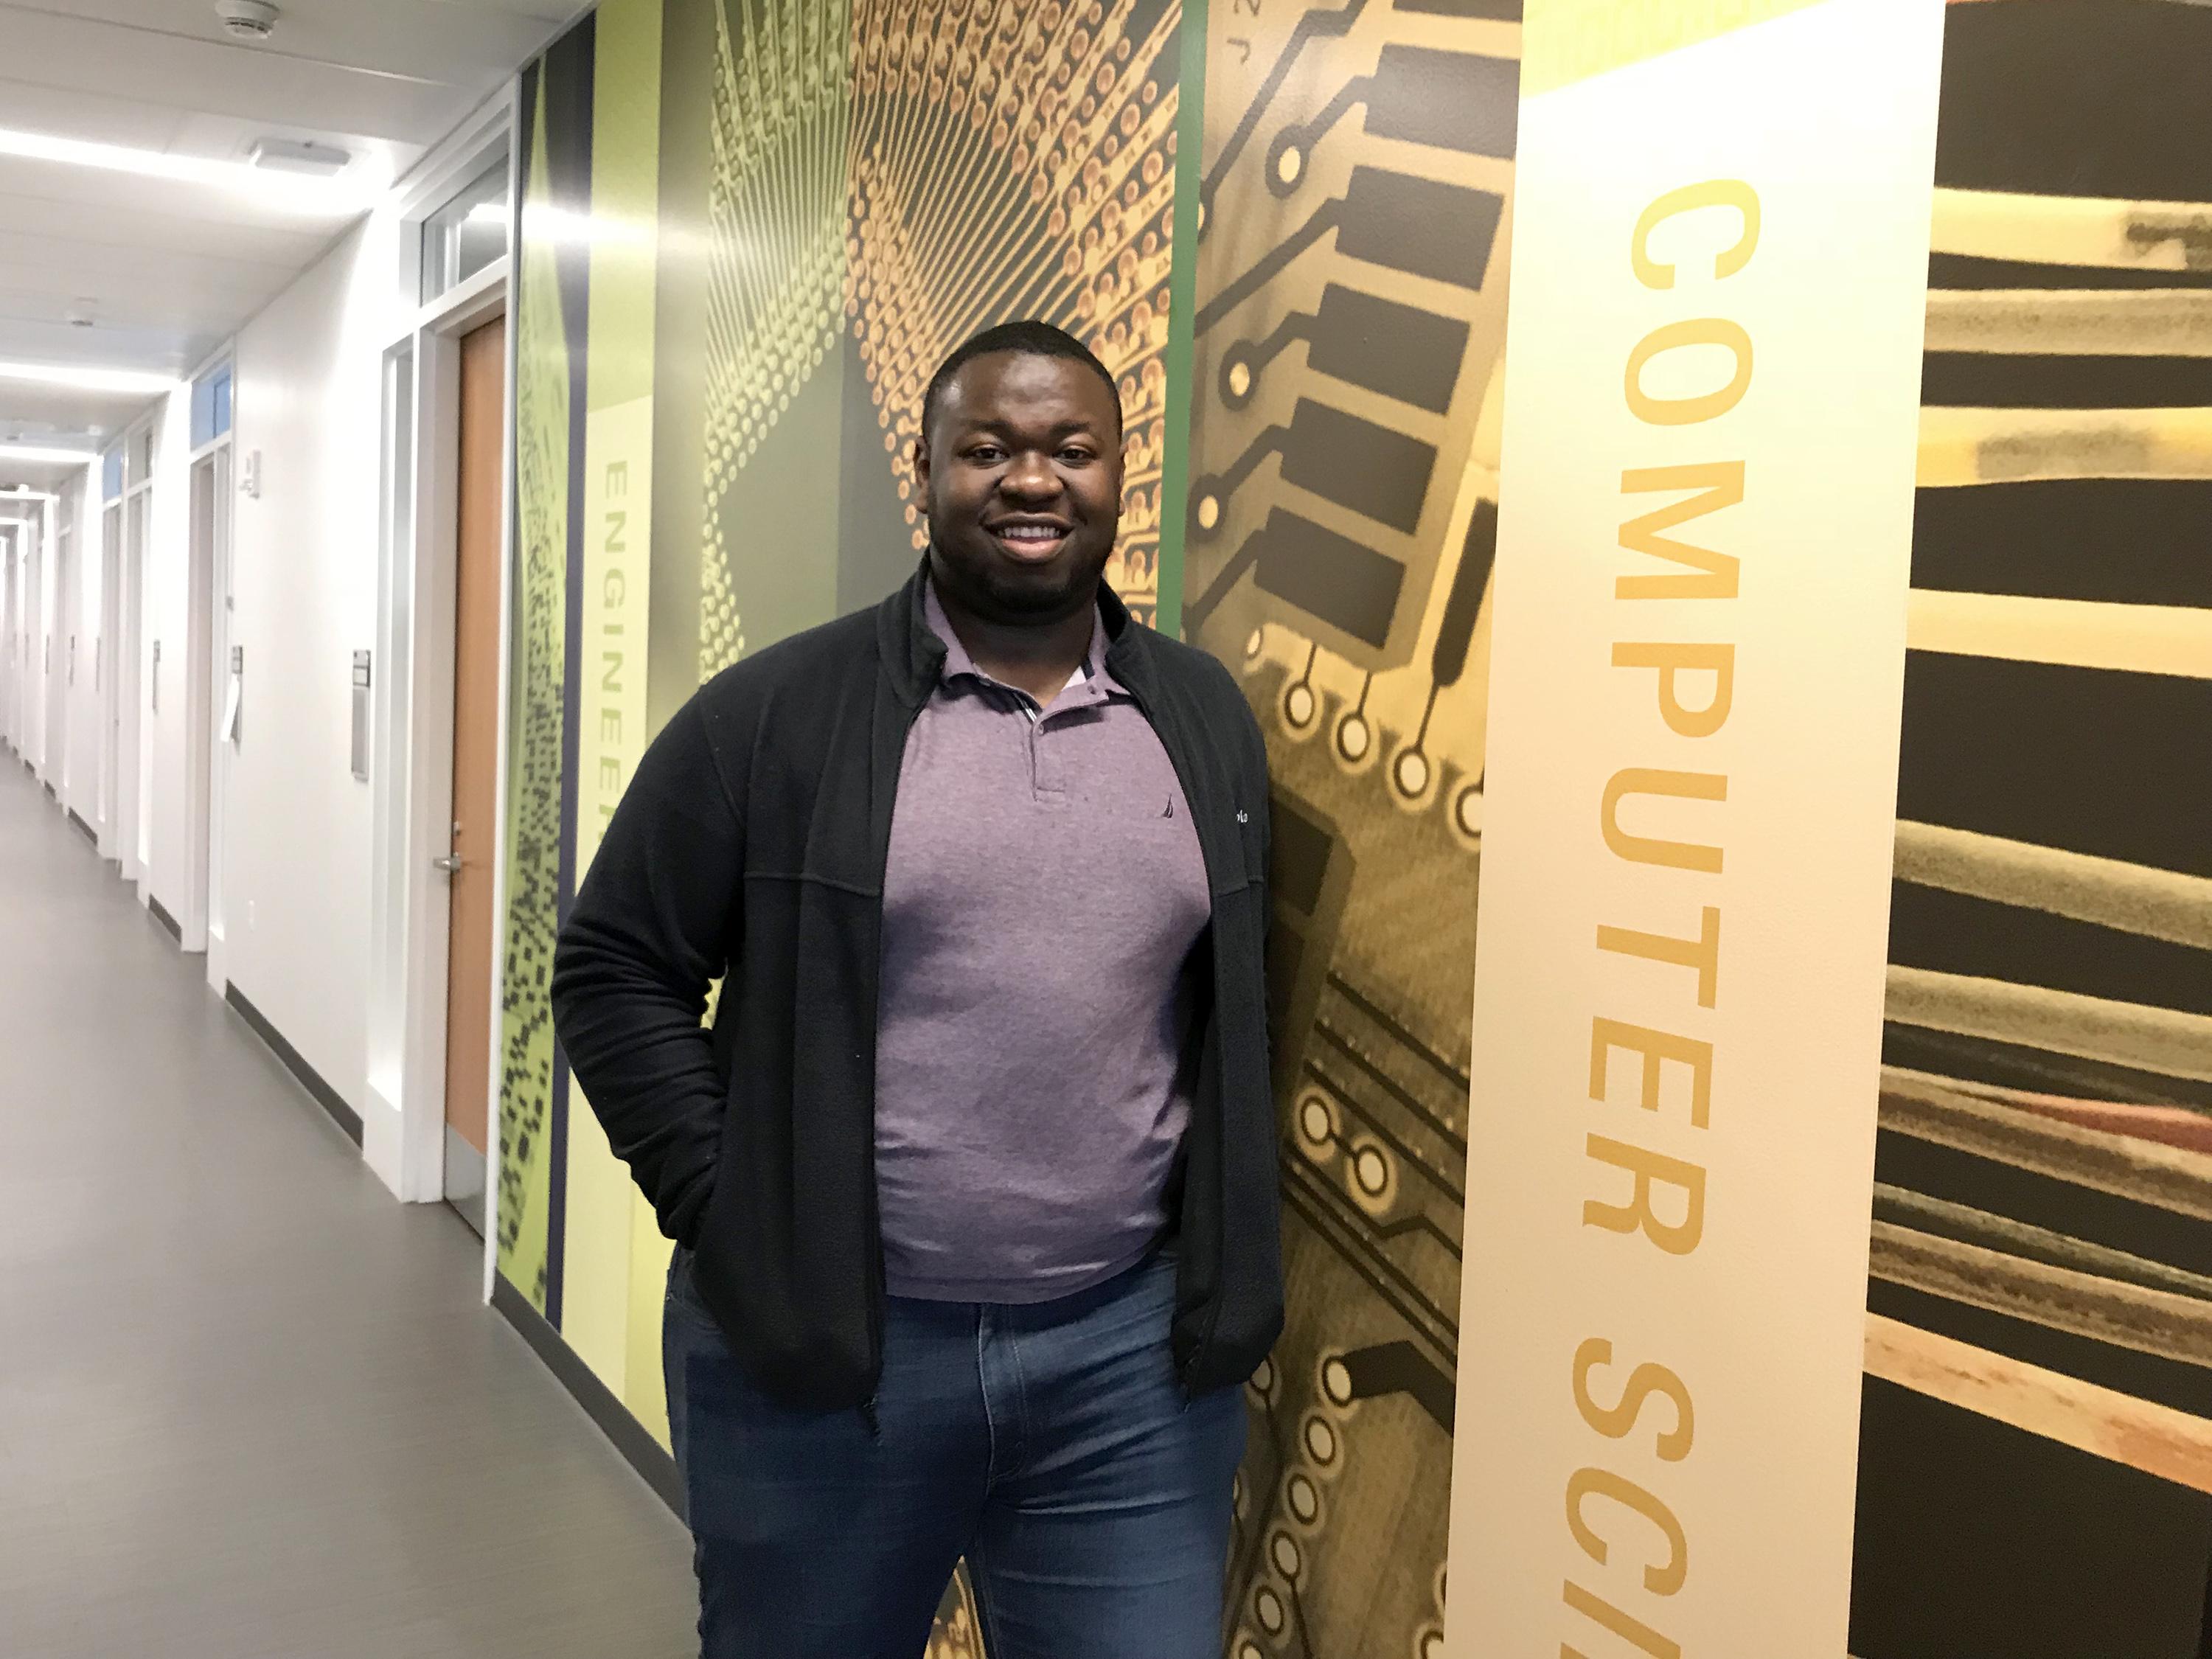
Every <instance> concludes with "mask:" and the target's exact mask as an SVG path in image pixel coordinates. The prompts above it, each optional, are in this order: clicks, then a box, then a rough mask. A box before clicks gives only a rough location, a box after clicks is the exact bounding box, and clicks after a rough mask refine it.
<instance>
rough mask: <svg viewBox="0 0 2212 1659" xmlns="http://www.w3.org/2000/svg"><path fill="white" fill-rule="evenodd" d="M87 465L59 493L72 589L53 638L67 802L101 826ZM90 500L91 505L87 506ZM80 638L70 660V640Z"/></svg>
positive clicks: (100, 649)
mask: <svg viewBox="0 0 2212 1659" xmlns="http://www.w3.org/2000/svg"><path fill="white" fill-rule="evenodd" d="M90 474H91V470H90V469H87V471H86V473H85V474H83V475H80V476H79V477H77V478H76V479H75V480H73V481H72V482H70V483H66V484H64V485H63V486H62V488H61V489H60V490H59V491H58V492H57V493H58V495H59V497H60V499H59V500H58V501H56V502H55V503H54V506H55V509H56V513H57V516H58V520H59V521H60V522H62V523H64V524H67V525H68V526H70V541H69V544H70V559H69V592H68V593H67V594H66V595H65V596H64V623H63V625H62V626H61V627H60V628H59V629H58V630H57V631H56V634H55V639H54V653H55V666H56V668H57V669H58V671H59V672H58V678H57V681H56V684H57V685H58V687H59V688H60V690H61V694H62V696H63V697H64V700H65V701H66V704H67V708H66V711H65V713H64V714H63V717H62V718H63V722H64V727H65V729H66V731H67V733H68V735H67V738H66V739H65V746H66V750H67V754H68V762H67V765H66V767H65V769H64V770H65V775H66V777H67V783H66V785H65V787H64V790H63V796H62V799H63V801H64V804H65V805H67V806H68V807H69V809H70V811H73V812H75V813H76V815H77V816H78V817H81V818H82V819H83V820H84V821H85V822H86V823H88V824H90V825H91V826H92V827H93V829H94V832H95V833H97V832H98V831H99V830H100V828H101V824H100V680H101V679H102V678H104V676H105V674H106V666H105V656H106V648H105V647H104V646H103V645H102V643H101V639H100V601H101V593H100V508H99V503H98V496H99V481H98V479H97V478H96V477H92V476H90ZM88 503H89V504H88ZM71 639H74V640H75V641H76V662H75V667H74V669H72V667H71V664H70V640H71Z"/></svg>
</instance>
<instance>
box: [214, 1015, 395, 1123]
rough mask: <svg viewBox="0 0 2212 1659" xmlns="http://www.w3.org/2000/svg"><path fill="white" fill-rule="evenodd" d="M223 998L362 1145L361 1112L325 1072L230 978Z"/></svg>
mask: <svg viewBox="0 0 2212 1659" xmlns="http://www.w3.org/2000/svg"><path fill="white" fill-rule="evenodd" d="M222 1000H224V1001H225V1002H227V1003H228V1004H229V1005H230V1006H232V1007H233V1008H234V1009H236V1010H237V1011H238V1017H239V1018H240V1019H242V1020H244V1021H245V1022H246V1024H248V1025H250V1026H252V1028H253V1035H254V1036H258V1037H259V1038H260V1039H261V1040H262V1042H265V1043H267V1044H268V1045H269V1052H270V1053H271V1054H275V1055H276V1058H277V1059H279V1060H283V1062H284V1069H285V1070H286V1071H288V1072H289V1073H291V1074H292V1075H293V1076H294V1077H295V1078H297V1079H299V1080H300V1085H301V1087H302V1088H304V1089H305V1090H307V1092H308V1093H309V1094H310V1095H312V1096H313V1097H314V1100H315V1103H316V1104H317V1105H318V1106H320V1107H321V1108H322V1109H324V1110H325V1111H326V1112H328V1113H329V1114H330V1115H331V1122H333V1123H335V1124H337V1126H338V1127H339V1128H341V1129H343V1131H344V1132H345V1136H346V1139H349V1140H350V1141H351V1142H353V1144H354V1145H355V1146H360V1145H361V1114H360V1113H359V1112H356V1110H354V1109H353V1108H352V1107H350V1106H349V1105H347V1104H346V1098H345V1097H344V1096H343V1095H342V1094H340V1093H339V1092H338V1091H337V1090H335V1089H333V1088H331V1085H329V1084H327V1083H325V1082H324V1081H323V1077H322V1073H319V1072H318V1071H317V1070H316V1069H315V1068H314V1067H313V1066H310V1065H308V1064H307V1060H306V1058H305V1057H304V1056H303V1055H301V1053H300V1051H299V1050H298V1049H297V1048H294V1047H293V1046H292V1045H291V1044H290V1043H289V1042H285V1041H284V1034H283V1032H282V1031H280V1030H277V1029H276V1027H275V1026H274V1025H271V1024H270V1023H269V1020H268V1018H267V1016H265V1015H264V1014H263V1013H262V1012H261V1011H260V1010H259V1009H258V1008H257V1007H255V1006H253V1005H252V1003H251V1002H248V1001H247V1000H246V995H245V994H244V993H243V992H241V991H240V989H239V988H238V987H236V986H235V985H233V984H232V983H231V982H230V981H228V980H225V981H223V986H222Z"/></svg>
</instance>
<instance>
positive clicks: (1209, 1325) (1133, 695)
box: [1122, 680, 1243, 1405]
mask: <svg viewBox="0 0 2212 1659" xmlns="http://www.w3.org/2000/svg"><path fill="white" fill-rule="evenodd" d="M1122 684H1124V685H1125V686H1127V689H1128V692H1129V700H1130V701H1131V702H1133V703H1135V704H1136V705H1137V712H1138V713H1139V714H1142V715H1143V716H1144V717H1145V721H1146V724H1147V725H1149V726H1151V727H1152V731H1153V732H1154V733H1155V734H1156V735H1158V738H1159V739H1160V747H1161V748H1163V749H1164V750H1167V757H1168V763H1169V764H1170V766H1172V767H1174V768H1175V771H1176V782H1177V783H1178V784H1180V785H1181V786H1182V796H1183V799H1185V800H1186V801H1188V800H1190V799H1192V798H1193V791H1192V788H1191V769H1190V768H1189V766H1188V764H1187V763H1186V759H1185V757H1184V756H1182V754H1181V753H1179V752H1178V750H1180V748H1181V747H1182V734H1181V733H1180V732H1177V733H1176V735H1175V737H1174V738H1173V739H1172V740H1170V738H1169V736H1168V734H1167V733H1165V732H1162V731H1161V730H1160V722H1159V720H1158V716H1157V715H1155V714H1153V712H1152V704H1151V702H1149V701H1148V700H1147V699H1146V696H1145V694H1144V693H1143V692H1141V691H1139V690H1137V689H1136V687H1134V686H1133V685H1128V683H1127V680H1124V681H1123V682H1122ZM1191 816H1192V818H1193V820H1194V821H1196V819H1197V817H1198V809H1197V808H1196V807H1195V806H1194V807H1192V808H1191ZM1198 852H1199V858H1200V861H1201V862H1205V863H1206V866H1207V867H1206V902H1207V903H1208V904H1209V905H1211V904H1212V898H1213V889H1214V875H1215V872H1214V870H1213V868H1212V864H1211V862H1210V861H1208V860H1207V855H1206V837H1205V836H1202V835H1201V836H1200V837H1199V842H1198ZM1237 853H1238V855H1239V857H1240V858H1241V857H1242V855H1243V846H1242V844H1241V843H1240V844H1239V846H1238V848H1237ZM1209 925H1210V924H1209ZM1215 959H1216V961H1217V962H1218V960H1219V957H1218V954H1217V956H1216V958H1215ZM1214 991H1215V996H1214V1001H1215V1003H1216V1005H1217V1013H1216V1016H1215V1017H1216V1018H1219V1015H1218V1004H1219V1002H1220V994H1219V993H1220V987H1219V986H1218V984H1217V985H1216V986H1215V987H1214ZM1222 1094H1223V1099H1222V1102H1221V1105H1220V1109H1219V1111H1218V1113H1217V1117H1218V1124H1217V1128H1218V1133H1219V1134H1220V1136H1221V1146H1220V1148H1219V1151H1220V1153H1221V1170H1222V1178H1223V1179H1224V1180H1227V1179H1228V1173H1229V1108H1228V1100H1227V1094H1228V1090H1227V1085H1226V1084H1224V1085H1223V1088H1222ZM1218 1209H1219V1206H1218V1205H1217V1206H1216V1210H1217V1214H1216V1217H1215V1220H1216V1224H1217V1225H1223V1224H1222V1221H1221V1218H1220V1216H1219V1214H1218ZM1228 1253H1229V1247H1228V1240H1227V1238H1226V1237H1224V1238H1223V1239H1222V1241H1221V1248H1220V1249H1219V1250H1218V1252H1217V1258H1218V1260H1225V1259H1226V1258H1227V1255H1228ZM1217 1271H1218V1269H1217ZM1227 1294H1228V1290H1227V1287H1226V1286H1225V1285H1221V1284H1218V1283H1217V1284H1216V1285H1214V1287H1213V1297H1212V1307H1211V1308H1209V1309H1208V1310H1206V1334H1204V1335H1203V1336H1201V1337H1200V1338H1199V1340H1197V1341H1196V1342H1194V1343H1193V1344H1192V1345H1191V1350H1190V1358H1188V1359H1186V1360H1185V1361H1183V1363H1182V1367H1181V1368H1180V1370H1179V1371H1178V1372H1177V1375H1176V1382H1177V1383H1179V1384H1180V1385H1181V1387H1182V1396H1183V1401H1184V1403H1185V1404H1186V1405H1188V1403H1189V1402H1190V1401H1191V1400H1193V1399H1194V1398H1195V1395H1194V1393H1193V1390H1192V1387H1191V1382H1192V1379H1193V1378H1194V1376H1196V1375H1197V1373H1198V1368H1199V1366H1200V1364H1201V1363H1202V1362H1203V1361H1204V1360H1205V1359H1206V1357H1207V1356H1208V1354H1209V1353H1210V1352H1211V1351H1212V1347H1213V1333H1214V1329H1215V1328H1216V1327H1217V1326H1218V1324H1219V1323H1220V1322H1221V1304H1222V1301H1223V1299H1224V1297H1226V1296H1227Z"/></svg>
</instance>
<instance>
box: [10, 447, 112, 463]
mask: <svg viewBox="0 0 2212 1659" xmlns="http://www.w3.org/2000/svg"><path fill="white" fill-rule="evenodd" d="M98 459H100V457H99V456H98V455H97V454H95V453H93V452H92V451H91V450H89V449H50V448H48V447H46V446H45V445H44V444H19V443H15V442H12V441H11V442H7V443H0V465H5V464H6V463H7V462H9V461H35V462H37V463H39V464H40V465H42V466H89V465H91V464H92V463H93V462H94V461H96V460H98Z"/></svg>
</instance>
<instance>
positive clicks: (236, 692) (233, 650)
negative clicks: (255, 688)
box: [222, 645, 246, 744]
mask: <svg viewBox="0 0 2212 1659" xmlns="http://www.w3.org/2000/svg"><path fill="white" fill-rule="evenodd" d="M245 679H246V647H244V646H242V645H234V646H232V647H230V689H229V690H228V691H226V692H225V693H223V699H222V741H223V742H225V743H229V744H234V743H236V742H237V741H238V704H239V698H240V692H241V690H242V688H243V683H244V681H245Z"/></svg>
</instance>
